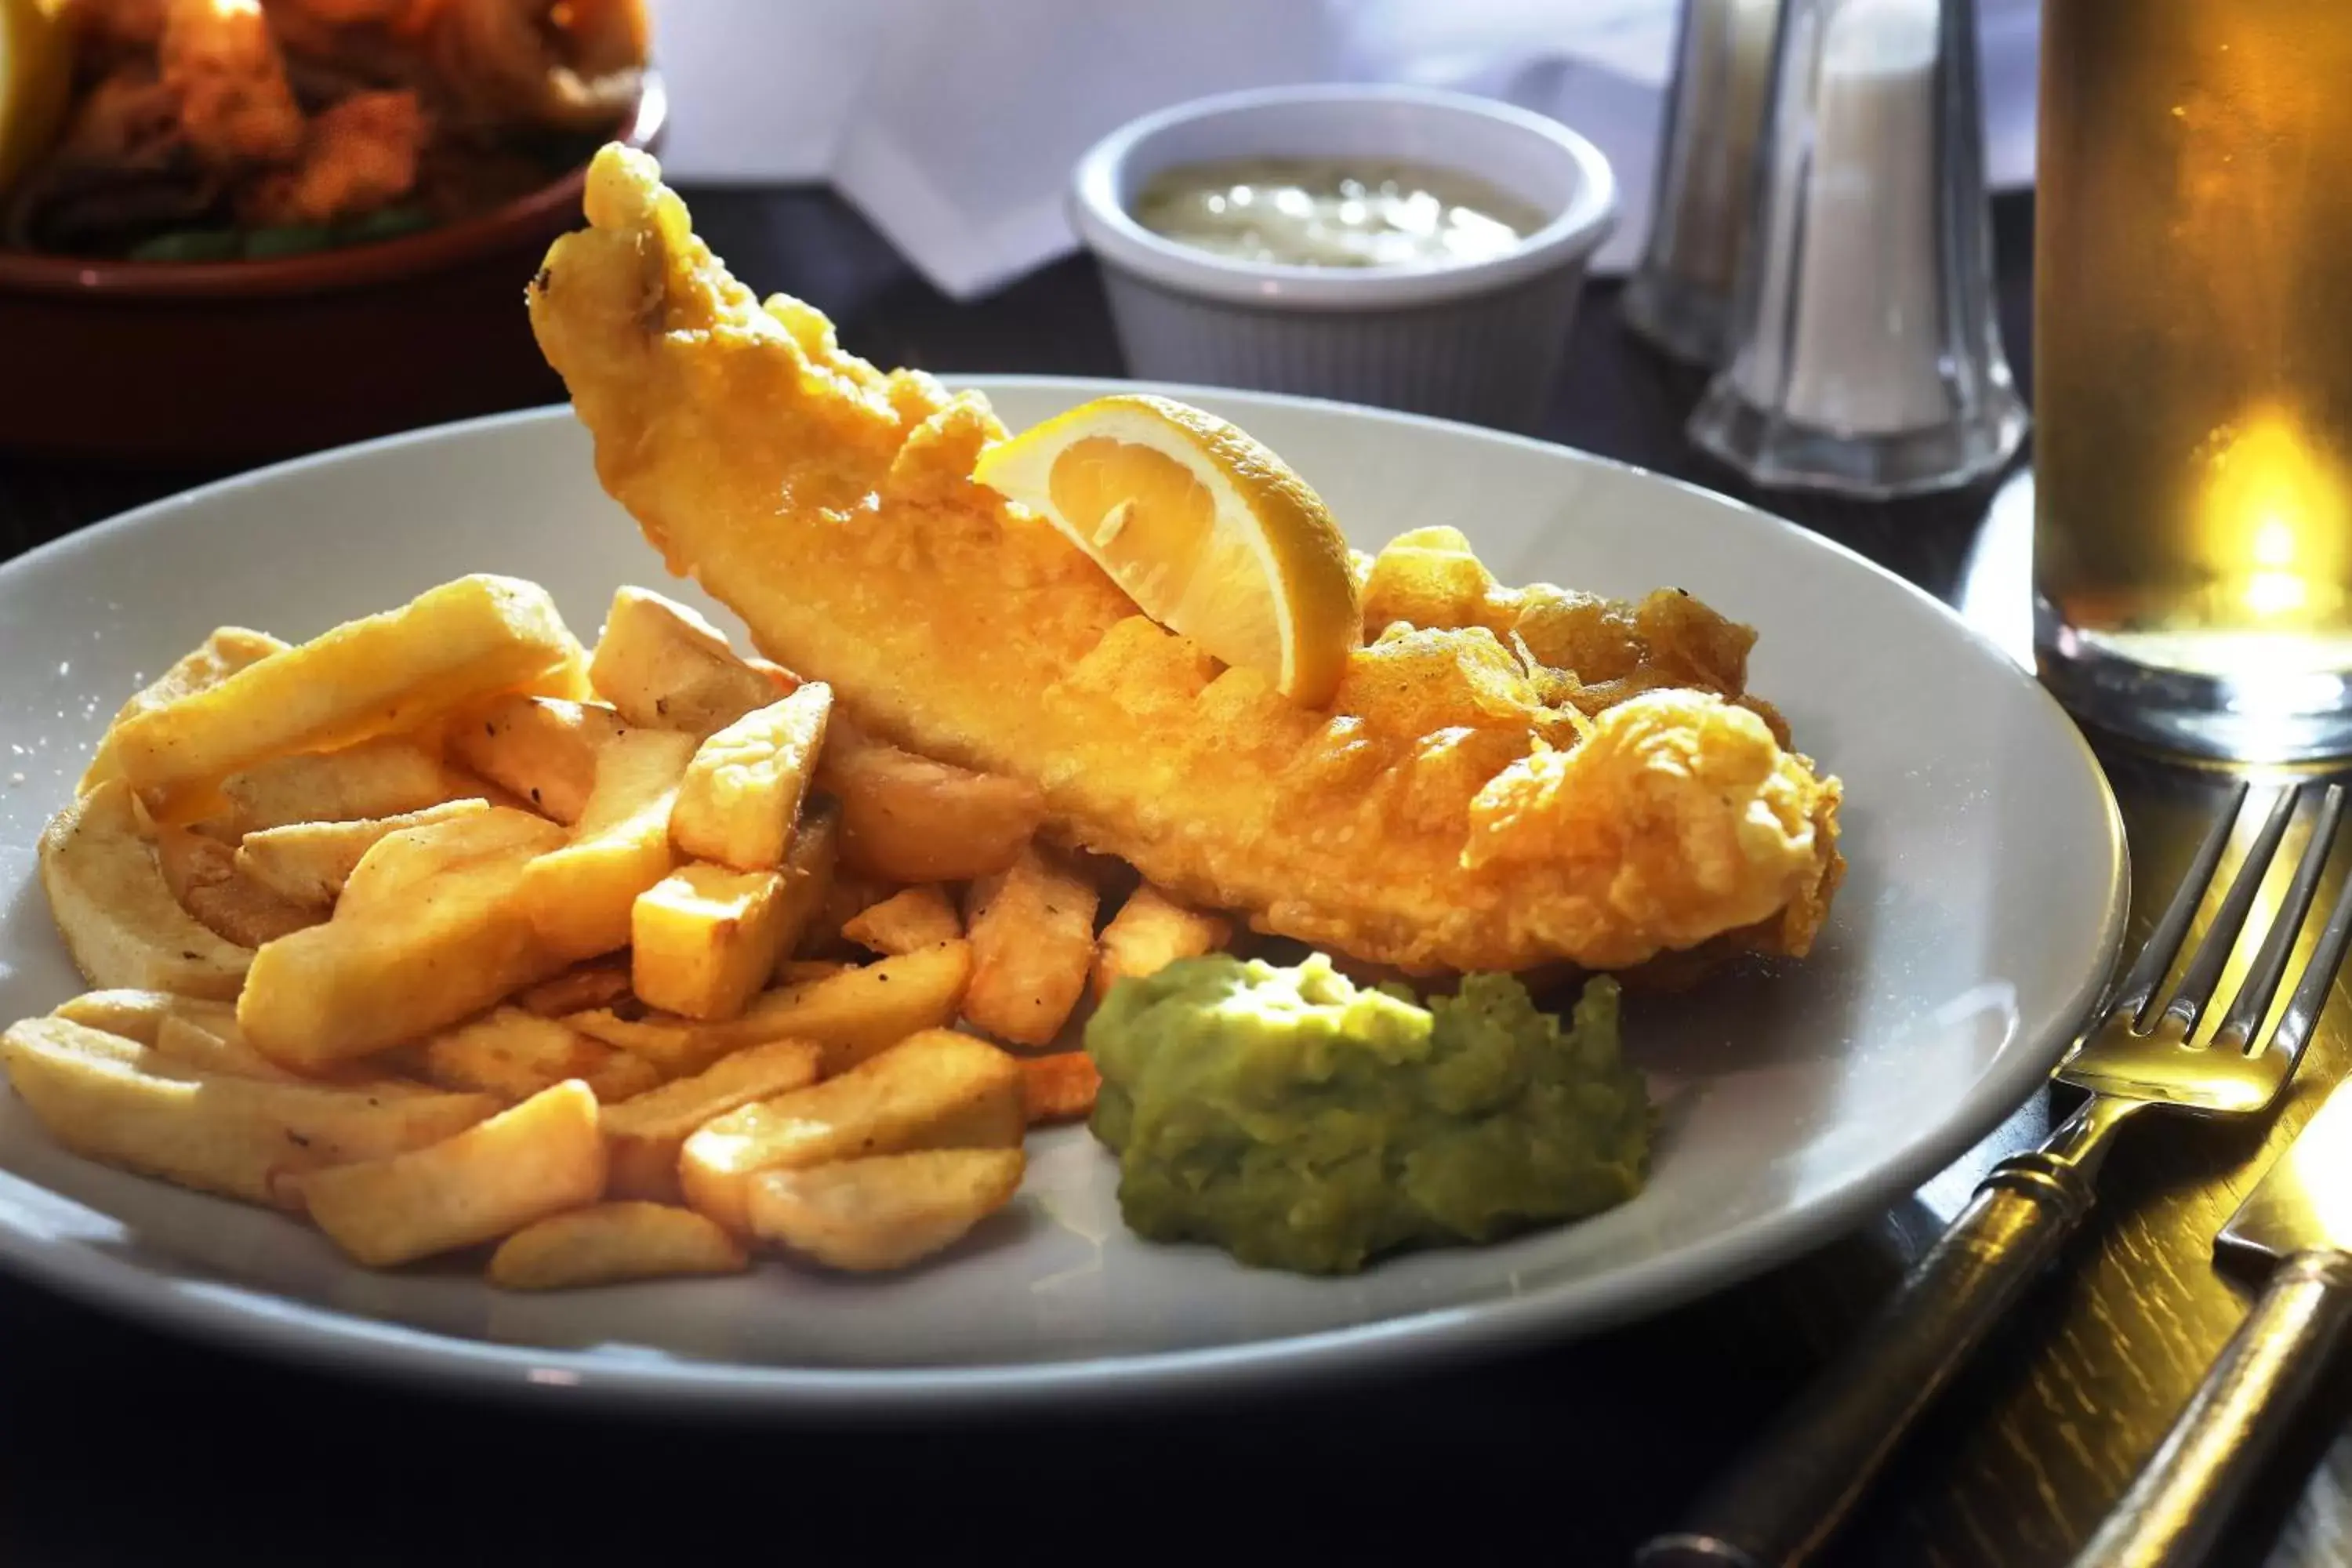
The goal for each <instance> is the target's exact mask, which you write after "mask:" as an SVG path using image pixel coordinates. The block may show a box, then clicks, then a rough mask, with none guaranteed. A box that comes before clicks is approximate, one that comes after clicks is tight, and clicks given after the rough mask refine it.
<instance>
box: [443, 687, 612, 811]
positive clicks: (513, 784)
mask: <svg viewBox="0 0 2352 1568" xmlns="http://www.w3.org/2000/svg"><path fill="white" fill-rule="evenodd" d="M624 727H625V726H624V725H623V724H622V722H621V716H620V715H619V714H617V713H615V712H614V711H613V710H611V709H610V708H607V707H605V706H604V704H603V703H600V702H565V701H561V700H557V699H555V698H551V697H515V696H508V697H500V698H498V699H496V700H493V701H491V702H488V703H487V704H485V705H484V706H482V707H480V708H478V709H475V710H468V711H467V712H465V713H463V714H459V715H457V716H456V717H454V718H452V720H451V721H450V723H449V730H448V739H447V745H448V748H449V754H450V755H451V756H452V757H454V758H455V759H456V760H457V761H458V762H460V763H464V764H465V765H466V766H467V767H468V768H471V769H472V770H473V771H474V772H475V773H479V774H480V775H481V776H482V777H484V778H486V779H488V780H489V781H490V782H491V783H492V784H497V785H498V786H499V788H501V789H504V790H506V791H508V792H509V793H510V794H512V795H515V796H516V797H517V798H518V799H520V800H523V801H527V802H529V803H530V807H531V809H532V810H534V811H539V812H542V813H544V814H545V815H547V816H551V817H553V818H554V819H555V820H556V821H558V822H561V823H563V824H565V825H566V826H569V825H570V824H572V823H574V822H577V821H579V820H580V813H581V812H582V811H583V809H584V808H585V807H586V806H587V805H588V792H589V790H591V789H592V788H593V787H594V785H595V783H596V752H597V750H598V748H600V747H601V746H603V745H604V742H607V741H609V740H611V739H612V738H613V737H614V736H615V735H617V734H619V733H620V732H621V731H622V730H623V728H624Z"/></svg>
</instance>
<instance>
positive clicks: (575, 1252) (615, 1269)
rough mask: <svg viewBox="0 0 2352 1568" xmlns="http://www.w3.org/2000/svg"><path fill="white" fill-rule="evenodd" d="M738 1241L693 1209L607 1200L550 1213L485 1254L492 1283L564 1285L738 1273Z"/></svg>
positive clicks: (746, 1261)
mask: <svg viewBox="0 0 2352 1568" xmlns="http://www.w3.org/2000/svg"><path fill="white" fill-rule="evenodd" d="M750 1267H751V1257H750V1255H749V1254H747V1253H746V1252H745V1251H744V1250H743V1247H742V1244H741V1243H740V1242H738V1241H737V1240H736V1239H735V1238H734V1237H731V1236H730V1235H728V1234H727V1233H726V1232H725V1231H724V1230H722V1229H720V1228H719V1226H716V1225H713V1224H712V1223H711V1222H710V1221H709V1220H708V1219H706V1218H704V1217H703V1216H702V1215H698V1214H697V1213H695V1212H694V1211H693V1210H692V1209H686V1208H677V1207H674V1206H672V1205H667V1204H648V1203H611V1204H597V1205H594V1206H593V1207H590V1208H584V1209H573V1210H572V1211H571V1212H570V1213H569V1214H559V1215H549V1216H548V1217H547V1218H545V1219H541V1220H533V1221H532V1222H531V1223H530V1224H529V1225H527V1226H523V1227H522V1228H521V1229H520V1230H519V1231H516V1232H515V1233H514V1234H513V1235H512V1236H509V1237H507V1238H506V1239H505V1240H504V1241H502V1242H500V1243H499V1249H498V1250H497V1251H496V1252H494V1253H492V1254H491V1255H490V1283H491V1284H493V1285H496V1286H498V1287H499V1288H500V1289H507V1290H569V1289H578V1288H579V1287H581V1286H585V1285H614V1284H618V1283H620V1282H621V1281H623V1280H625V1279H665V1278H668V1277H671V1276H675V1275H680V1274H740V1273H741V1272H742V1271H743V1270H744V1269H746V1268H750Z"/></svg>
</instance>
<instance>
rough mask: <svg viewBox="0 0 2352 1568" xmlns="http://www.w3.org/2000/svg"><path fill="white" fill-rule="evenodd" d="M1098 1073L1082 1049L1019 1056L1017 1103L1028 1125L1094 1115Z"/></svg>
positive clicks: (1098, 1081)
mask: <svg viewBox="0 0 2352 1568" xmlns="http://www.w3.org/2000/svg"><path fill="white" fill-rule="evenodd" d="M1101 1089H1102V1074H1101V1073H1100V1072H1099V1071H1097V1069H1096V1068H1095V1059H1094V1058H1092V1057H1090V1056H1088V1055H1087V1053H1086V1052H1084V1051H1056V1052H1055V1053H1054V1054H1053V1055H1051V1056H1045V1057H1023V1058H1021V1103H1022V1107H1023V1109H1024V1110H1026V1112H1027V1113H1028V1117H1029V1122H1030V1125H1032V1126H1035V1125H1036V1124H1038V1123H1039V1122H1045V1121H1080V1120H1082V1119H1084V1118H1086V1117H1088V1116H1091V1115H1093V1114H1094V1109H1095V1096H1096V1095H1097V1093H1098V1092H1099V1091H1100V1090H1101Z"/></svg>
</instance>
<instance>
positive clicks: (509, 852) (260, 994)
mask: <svg viewBox="0 0 2352 1568" xmlns="http://www.w3.org/2000/svg"><path fill="white" fill-rule="evenodd" d="M498 815H500V814H499V813H496V812H492V813H488V814H484V816H498ZM484 816H465V817H459V818H457V819H456V820H455V821H452V822H446V823H441V824H438V825H436V826H432V827H412V828H410V829H408V830H407V832H406V833H404V834H394V836H393V837H390V838H387V839H385V840H384V841H383V843H381V844H378V845H377V846H376V847H374V848H373V849H372V850H370V851H368V860H373V858H375V857H376V856H378V855H381V854H383V852H384V851H385V850H386V849H388V848H391V847H394V845H395V844H396V843H398V842H399V841H400V840H402V839H412V840H416V839H423V838H425V837H429V836H433V835H449V836H452V837H459V836H463V835H464V834H465V833H466V832H467V830H468V829H469V828H471V827H472V826H474V825H475V824H478V823H479V822H481V821H482V820H483V819H484ZM539 826H541V828H543V829H544V830H545V832H546V833H547V834H548V835H549V836H550V837H554V838H561V837H562V832H563V830H562V828H560V827H558V826H555V825H554V824H553V823H551V822H550V823H541V824H540V825H539ZM547 847H550V846H548V845H546V844H544V843H541V844H537V845H534V844H532V843H530V842H529V841H528V840H526V841H524V842H521V843H519V844H515V845H512V846H510V847H507V848H504V849H498V850H492V851H490V852H488V853H486V854H483V855H480V856H479V857H478V858H470V859H459V860H457V861H456V862H455V863H452V864H446V865H444V866H442V867H440V868H437V869H436V871H434V872H433V873H432V874H429V875H425V876H424V877H422V878H421V879H419V880H418V881H416V882H415V883H414V884H412V885H408V886H406V887H404V889H402V893H401V896H400V897H399V898H397V899H389V898H388V899H387V900H385V901H384V902H383V903H382V904H380V905H365V904H362V905H361V906H360V907H357V908H354V907H353V903H354V899H353V893H354V890H355V889H357V888H358V887H359V885H360V883H359V877H360V872H354V873H353V874H352V883H351V884H350V886H349V887H347V888H346V889H345V892H344V897H343V905H342V907H341V908H340V909H338V910H337V911H336V914H335V918H334V919H333V920H331V921H328V922H327V923H326V924H325V925H321V926H312V927H311V928H310V930H308V931H296V932H295V933H294V934H293V935H291V936H288V937H280V938H279V939H278V941H276V942H271V943H269V944H268V946H267V947H264V948H263V949H261V951H260V952H257V953H256V954H255V955H254V961H253V967H252V970H251V973H249V974H248V975H247V982H246V986H245V990H244V993H243V994H241V995H240V996H239V997H238V999H237V1014H236V1016H237V1024H238V1026H240V1027H242V1028H243V1029H244V1030H245V1036H246V1038H247V1040H248V1041H250V1042H251V1043H252V1045H253V1047H254V1048H255V1049H257V1050H258V1051H260V1052H261V1053H262V1055H264V1056H266V1057H268V1058H270V1059H271V1060H273V1061H276V1062H278V1063H279V1064H281V1065H283V1066H286V1067H290V1068H295V1069H296V1070H297V1071H302V1072H312V1073H315V1072H317V1071H319V1070H320V1069H321V1068H325V1067H327V1066H329V1065H330V1064H331V1063H334V1062H339V1061H344V1060H348V1059H350V1058H353V1057H361V1056H365V1055H367V1054H368V1053H370V1052H372V1051H377V1050H382V1049H383V1048H385V1047H390V1046H395V1045H399V1044H402V1043H403V1042H404V1041H408V1040H413V1039H418V1038H421V1037H424V1036H426V1035H429V1034H431V1033H433V1032H434V1031H435V1030H437V1029H445V1028H447V1027H448V1026H451V1025H453V1024H455V1023H457V1022H458V1021H459V1020H460V1019H462V1018H466V1017H468V1016H471V1015H473V1014H475V1013H478V1012H479V1011H481V1010H482V1009H483V1008H485V1007H488V1005H491V1004H492V1003H494V1002H497V1001H499V999H500V998H502V997H504V996H506V995H508V994H509V993H511V992H513V991H515V990H517V989H519V988H520V987H521V986H524V985H528V984H531V983H533V982H534V981H538V980H541V979H544V978H546V977H547V976H548V975H549V974H551V973H553V972H554V971H555V970H556V969H558V968H560V967H562V964H561V962H560V961H555V960H551V958H550V957H549V955H548V954H547V953H546V952H544V951H543V950H542V949H541V947H540V945H539V943H538V942H537V940H536V938H535V936H534V934H533V931H532V927H531V921H530V916H529V914H528V913H527V912H526V910H525V909H524V907H523V904H522V900H521V899H520V896H519V895H520V888H521V883H522V877H523V874H524V871H525V868H527V867H528V866H530V864H532V863H533V857H534V855H535V854H537V853H539V852H540V851H541V850H543V849H545V848H547ZM412 858H421V852H419V853H418V854H416V855H413V856H412ZM367 866H368V861H362V863H361V867H360V871H361V872H363V871H365V870H366V869H367Z"/></svg>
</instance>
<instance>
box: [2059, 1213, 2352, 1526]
mask: <svg viewBox="0 0 2352 1568" xmlns="http://www.w3.org/2000/svg"><path fill="white" fill-rule="evenodd" d="M2347 1316H2352V1257H2347V1256H2346V1255H2345V1254H2343V1253H2341V1252H2303V1253H2297V1254H2296V1255H2295V1256H2294V1257H2293V1258H2289V1259H2288V1260H2287V1261H2286V1262H2285V1263H2284V1264H2283V1265H2281V1266H2280V1268H2279V1269H2278V1271H2277V1272H2276V1273H2275V1274H2273V1275H2272V1276H2271V1282H2270V1285H2269V1287H2268V1288H2267V1289H2264V1290H2263V1295H2262V1300H2259V1301H2257V1302H2255V1303H2254V1310H2252V1312H2250V1313H2248V1314H2247V1315H2246V1321H2244V1322H2243V1323H2242V1324H2241V1325H2239V1328H2238V1331H2237V1332H2236V1333H2235V1334H2233V1335H2231V1338H2230V1343H2229V1345H2228V1346H2227V1348H2225V1349H2224V1350H2223V1351H2222V1352H2221V1360H2220V1361H2218V1362H2216V1363H2214V1365H2213V1370H2212V1371H2210V1372H2209V1373H2206V1374H2205V1381H2204V1383H2203V1384H2200V1386H2199V1387H2198V1390H2197V1396H2196V1397H2195V1398H2193V1399H2191V1400H2190V1401H2189V1408H2188V1409H2186V1410H2183V1411H2182V1412H2181V1413H2180V1418H2179V1420H2178V1421H2175V1422H2174V1423H2173V1424H2172V1430H2171V1431H2170V1432H2169V1433H2168V1434H2166V1436H2165V1439H2164V1446H2163V1447H2160V1448H2158V1449H2157V1451H2156V1457H2155V1458H2152V1459H2150V1460H2149V1461H2148V1462H2147V1468H2146V1469H2144V1470H2142V1471H2141V1472H2140V1474H2139V1479H2137V1480H2136V1481H2134V1482H2133V1483H2132V1488H2131V1490H2130V1491H2128V1492H2126V1493H2125V1494H2124V1500H2122V1501H2121V1502H2119V1503H2117V1504H2116V1510H2115V1511H2114V1512H2113V1513H2111V1514H2109V1515H2108V1516H2107V1521H2106V1523H2105V1524H2104V1525H2102V1526H2100V1527H2099V1532H2098V1533H2097V1534H2096V1535H2095V1536H2093V1537H2092V1538H2091V1541H2090V1544H2089V1545H2087V1546H2085V1547H2084V1548H2083V1554H2082V1555H2081V1556H2079V1557H2077V1558H2076V1559H2074V1563H2075V1568H2187V1565H2188V1564H2190V1563H2200V1562H2202V1561H2204V1558H2205V1555H2206V1553H2207V1552H2210V1551H2211V1550H2212V1548H2213V1542H2214V1541H2215V1539H2216V1538H2217V1537H2218V1536H2220V1534H2221V1527H2222V1526H2223V1525H2224V1524H2226V1523H2228V1522H2229V1519H2230V1512H2231V1509H2232V1508H2233V1507H2234V1506H2235V1505H2236V1503H2237V1500H2238V1494H2239V1493H2241V1492H2242V1491H2243V1490H2244V1489H2245V1487H2246V1483H2247V1481H2249V1480H2250V1479H2252V1477H2253V1473H2254V1471H2255V1470H2256V1469H2257V1468H2260V1466H2261V1464H2262V1461H2263V1457H2264V1456H2265V1455H2267V1454H2268V1453H2269V1452H2270V1451H2271V1448H2272V1447H2273V1445H2274V1444H2275V1443H2276V1442H2277V1441H2278V1436H2279V1433H2280V1432H2281V1431H2282V1430H2283V1429H2284V1427H2285V1426H2286V1424H2287V1420H2288V1417H2289V1416H2291V1415H2293V1414H2294V1408H2295V1406H2296V1405H2298V1404H2300V1403H2301V1402H2302V1399H2303V1396H2304V1395H2305V1394H2306V1393H2308V1392H2309V1391H2310V1389H2311V1385H2312V1384H2313V1383H2314V1382H2315V1381H2316V1380H2317V1378H2318V1376H2319V1373H2320V1370H2321V1369H2322V1368H2323V1367H2324V1366H2325V1365H2326V1362H2327V1352H2328V1348H2329V1346H2331V1345H2333V1344H2334V1343H2335V1342H2336V1334H2337V1333H2338V1332H2339V1331H2341V1330H2342V1329H2343V1327H2344V1321H2345V1319H2346V1318H2347Z"/></svg>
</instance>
